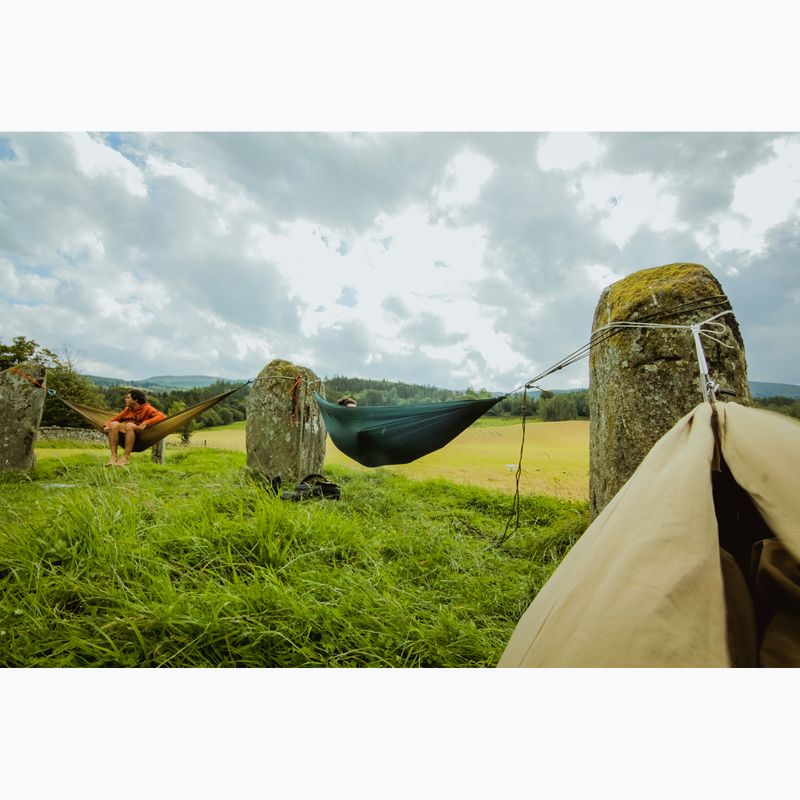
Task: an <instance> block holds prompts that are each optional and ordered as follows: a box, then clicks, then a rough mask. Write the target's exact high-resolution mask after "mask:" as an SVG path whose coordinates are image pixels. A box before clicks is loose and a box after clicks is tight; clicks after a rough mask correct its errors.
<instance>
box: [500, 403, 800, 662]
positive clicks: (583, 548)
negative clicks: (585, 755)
mask: <svg viewBox="0 0 800 800" xmlns="http://www.w3.org/2000/svg"><path fill="white" fill-rule="evenodd" d="M716 408H717V413H718V417H719V432H720V446H721V451H722V456H723V458H724V459H725V461H726V463H727V464H728V467H729V468H730V471H731V473H732V475H733V478H734V479H735V480H736V482H737V483H738V484H739V485H740V486H741V487H742V488H743V489H745V490H746V491H747V492H748V493H749V494H750V496H751V498H752V500H753V502H754V503H755V505H756V507H757V509H758V511H759V512H760V513H761V515H762V517H763V518H764V520H765V522H766V523H767V525H768V526H769V527H770V529H771V530H772V532H773V533H774V534H775V536H776V539H777V542H778V543H779V544H782V545H783V546H784V547H785V548H786V550H787V551H788V552H789V553H791V555H792V556H793V557H794V559H796V560H798V561H800V485H798V468H799V467H800V424H798V423H797V422H796V421H794V420H792V419H789V418H787V417H784V416H780V415H777V414H773V413H770V412H767V411H761V410H758V409H751V408H745V407H743V406H740V405H737V404H736V403H727V404H717V405H716ZM713 455H714V435H713V430H712V409H711V406H710V405H709V404H707V403H703V404H701V405H699V406H697V407H696V408H695V409H694V410H693V411H691V412H690V413H689V414H687V415H686V416H685V417H683V419H681V420H680V421H679V422H678V423H677V424H676V425H675V426H674V427H673V428H672V429H671V430H670V431H669V432H668V433H666V434H665V435H664V436H663V437H662V438H661V439H660V440H659V441H658V442H657V443H656V444H655V445H654V446H653V448H652V450H651V451H650V452H649V453H648V455H647V457H646V458H645V459H644V461H643V462H642V463H641V464H640V466H639V468H638V469H637V470H636V472H635V473H634V474H633V475H632V476H631V478H630V480H628V482H627V483H626V484H625V485H624V486H623V487H622V488H621V489H620V491H619V492H618V493H617V495H616V496H615V497H614V499H613V500H612V501H611V502H610V503H609V504H608V506H607V507H606V508H605V509H604V511H603V512H602V513H601V514H600V516H598V517H597V519H596V520H595V521H594V523H592V525H591V526H590V527H589V529H588V530H587V531H586V533H585V534H584V535H583V536H582V537H581V538H580V540H579V541H578V542H577V543H576V544H575V546H574V547H573V548H572V550H571V551H570V552H569V553H568V554H567V556H566V557H565V558H564V560H563V562H562V563H561V564H560V565H559V567H558V569H557V570H556V571H555V573H554V574H553V576H552V577H551V578H550V580H549V581H548V582H547V583H546V584H545V586H544V587H543V588H542V590H541V591H540V592H539V594H538V595H537V597H536V598H535V600H534V601H533V603H531V605H530V607H529V608H528V610H527V611H526V612H525V614H524V615H523V616H522V618H521V619H520V621H519V623H518V624H517V627H516V629H515V630H514V633H513V634H512V636H511V639H510V641H509V643H508V646H507V647H506V649H505V652H504V653H503V655H502V657H501V659H500V662H499V664H498V666H500V667H725V666H729V664H730V659H729V654H728V640H727V629H726V610H725V594H724V589H723V579H722V568H721V566H720V547H719V541H718V536H717V520H716V516H715V512H714V501H713V496H712V485H711V462H712V458H713Z"/></svg>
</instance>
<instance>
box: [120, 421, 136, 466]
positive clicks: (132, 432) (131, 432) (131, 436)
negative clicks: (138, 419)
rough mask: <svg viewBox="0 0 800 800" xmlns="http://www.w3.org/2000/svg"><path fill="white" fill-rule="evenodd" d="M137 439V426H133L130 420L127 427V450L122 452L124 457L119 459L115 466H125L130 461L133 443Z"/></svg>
mask: <svg viewBox="0 0 800 800" xmlns="http://www.w3.org/2000/svg"><path fill="white" fill-rule="evenodd" d="M135 441H136V428H135V427H134V426H133V423H132V422H129V423H128V424H127V425H126V427H125V452H124V453H123V454H122V458H121V459H120V460H119V461H117V463H116V464H115V466H117V467H124V466H125V465H126V464H127V463H128V462H129V461H130V457H131V452H132V451H133V445H134V442H135Z"/></svg>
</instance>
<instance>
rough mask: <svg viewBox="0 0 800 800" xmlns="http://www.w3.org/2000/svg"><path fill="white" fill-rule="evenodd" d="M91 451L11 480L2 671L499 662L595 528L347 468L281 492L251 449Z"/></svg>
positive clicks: (446, 486)
mask: <svg viewBox="0 0 800 800" xmlns="http://www.w3.org/2000/svg"><path fill="white" fill-rule="evenodd" d="M101 463H102V461H100V459H99V458H98V454H96V453H92V452H91V451H87V452H86V453H79V454H76V455H69V456H66V457H64V458H62V459H58V458H50V459H47V460H43V461H41V462H40V463H39V465H38V466H37V468H36V470H35V472H34V473H33V475H32V480H26V479H24V478H22V477H15V476H14V475H10V474H8V473H6V474H5V476H3V477H2V478H0V480H2V483H0V495H2V506H1V507H0V585H1V586H2V596H1V597H0V664H2V665H4V666H47V667H60V666H75V667H78V666H104V667H111V666H130V667H133V666H144V667H162V666H167V667H186V666H206V667H211V666H215V667H216V666H231V667H232V666H257V667H292V666H373V667H390V666H400V667H466V666H481V667H485V666H492V665H494V664H495V663H496V662H497V660H498V658H499V656H500V654H501V653H502V650H503V648H504V647H505V644H506V642H507V641H508V638H509V636H510V634H511V631H512V630H513V627H514V625H515V624H516V622H517V620H518V618H519V616H520V615H521V613H522V612H523V611H524V609H525V608H526V607H527V605H528V604H529V603H530V601H531V600H532V598H533V597H534V596H535V594H536V592H537V591H538V590H539V588H540V587H541V586H542V584H543V583H544V581H545V580H546V579H547V577H548V576H549V575H550V574H551V572H552V570H553V569H554V568H555V566H556V565H557V563H558V562H559V561H560V559H561V558H562V557H563V555H564V553H565V552H566V551H567V550H568V549H569V547H570V546H571V544H572V543H573V542H574V541H575V540H576V538H577V537H578V536H579V535H580V534H581V533H582V531H583V530H584V529H585V527H586V525H587V524H588V518H587V509H586V505H585V504H584V503H577V502H568V501H559V500H555V499H553V498H547V497H525V498H523V500H522V517H523V522H524V525H523V527H522V528H521V529H520V531H519V532H518V533H517V534H515V536H514V537H513V538H512V539H511V540H510V541H509V542H508V543H507V544H505V545H504V546H502V547H497V546H496V545H495V543H494V542H495V540H496V539H497V537H498V536H499V535H500V534H501V533H502V530H503V528H504V526H505V521H506V518H507V516H508V514H509V512H510V497H509V496H508V495H507V494H504V493H501V492H494V491H489V490H484V489H479V488H473V487H467V486H460V485H456V484H453V483H449V482H447V481H444V480H431V481H412V480H408V479H406V478H404V477H402V476H400V475H397V474H394V473H392V472H390V471H388V470H375V471H371V472H367V473H357V472H354V471H349V470H347V469H346V468H343V467H338V468H331V470H330V471H329V476H330V477H332V479H334V480H336V481H337V482H338V483H339V484H340V485H341V487H342V497H341V500H339V501H329V500H315V501H306V502H302V503H290V502H285V501H282V500H281V499H280V498H279V497H276V496H275V495H274V494H273V493H272V492H271V491H269V490H268V489H267V488H265V487H263V486H261V485H259V484H258V483H256V482H253V481H251V479H249V478H248V476H247V473H246V470H245V469H244V456H243V455H242V454H240V453H233V452H225V451H216V450H201V449H190V450H185V451H182V452H177V453H174V454H173V453H172V452H171V453H170V457H169V462H168V466H167V467H160V466H158V465H155V464H152V463H150V461H149V459H146V458H145V457H142V456H140V457H137V458H134V460H133V462H132V465H131V466H130V467H129V468H127V469H116V468H109V469H105V468H103V467H102V466H100V464H101Z"/></svg>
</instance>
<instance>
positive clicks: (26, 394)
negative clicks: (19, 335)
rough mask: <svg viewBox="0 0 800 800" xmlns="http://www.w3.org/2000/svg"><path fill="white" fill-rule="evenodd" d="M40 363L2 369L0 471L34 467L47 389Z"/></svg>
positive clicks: (25, 470) (0, 382) (0, 389)
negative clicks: (34, 449)
mask: <svg viewBox="0 0 800 800" xmlns="http://www.w3.org/2000/svg"><path fill="white" fill-rule="evenodd" d="M44 379H45V369H44V367H43V366H41V364H18V365H17V366H16V367H12V368H11V369H7V370H4V371H3V372H0V470H9V469H13V470H21V471H22V472H28V471H30V470H31V469H32V468H33V465H34V461H35V454H34V451H33V448H34V445H35V444H36V433H37V431H38V430H39V423H40V422H41V420H42V411H43V410H44V398H45V390H44V389H43V388H42V387H40V386H36V385H35V384H34V383H33V382H34V381H40V382H42V383H44Z"/></svg>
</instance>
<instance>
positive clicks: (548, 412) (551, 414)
mask: <svg viewBox="0 0 800 800" xmlns="http://www.w3.org/2000/svg"><path fill="white" fill-rule="evenodd" d="M539 414H540V415H541V417H542V419H543V420H545V422H556V421H561V420H566V419H577V418H578V407H577V404H576V403H575V398H574V397H573V396H572V395H571V394H557V395H554V396H553V397H549V398H545V399H543V400H541V401H540V402H539Z"/></svg>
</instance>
